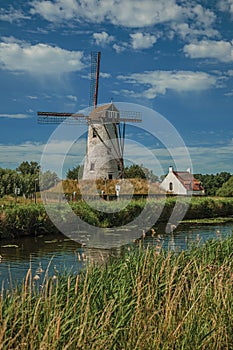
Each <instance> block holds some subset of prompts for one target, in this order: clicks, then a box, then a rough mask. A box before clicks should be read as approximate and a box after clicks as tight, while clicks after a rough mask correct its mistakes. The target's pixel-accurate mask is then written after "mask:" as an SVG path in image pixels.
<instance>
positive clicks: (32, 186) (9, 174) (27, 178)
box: [0, 161, 57, 198]
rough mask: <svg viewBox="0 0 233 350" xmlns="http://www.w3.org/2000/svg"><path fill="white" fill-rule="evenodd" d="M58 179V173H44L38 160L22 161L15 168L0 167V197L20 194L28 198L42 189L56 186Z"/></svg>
mask: <svg viewBox="0 0 233 350" xmlns="http://www.w3.org/2000/svg"><path fill="white" fill-rule="evenodd" d="M39 180H40V181H39ZM56 180H57V174H56V173H52V172H50V171H46V172H44V173H42V172H41V171H40V165H39V164H38V163H37V162H32V161H31V162H30V163H29V162H22V163H21V164H20V165H19V166H18V167H17V168H16V169H15V170H12V169H3V168H0V197H3V196H6V195H20V196H24V197H26V198H28V197H30V196H32V195H33V194H34V192H37V191H39V190H40V189H42V190H43V189H46V188H49V187H51V186H54V185H55V183H56ZM39 185H40V186H39Z"/></svg>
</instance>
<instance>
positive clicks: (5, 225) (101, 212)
mask: <svg viewBox="0 0 233 350" xmlns="http://www.w3.org/2000/svg"><path fill="white" fill-rule="evenodd" d="M145 203H146V200H145V199H141V200H132V201H131V202H126V201H123V200H122V201H121V200H120V201H111V202H107V201H96V202H94V203H90V204H93V206H92V207H91V206H89V204H88V203H85V202H82V201H78V202H73V203H70V205H71V208H72V210H73V211H74V212H75V214H77V215H78V216H79V217H80V218H81V219H82V220H84V221H86V222H88V223H89V224H91V225H94V226H98V227H113V226H119V225H122V224H127V223H130V222H131V221H132V220H133V219H134V218H136V217H137V216H138V215H139V214H140V212H141V211H142V210H143V208H144V206H145ZM176 203H178V208H177V210H178V211H181V212H182V210H183V209H184V208H185V206H186V205H187V203H188V204H189V208H188V211H187V213H186V215H185V218H184V219H185V220H186V221H188V220H196V219H198V220H201V219H202V220H204V219H205V220H206V219H210V218H211V220H217V218H218V217H221V218H229V219H230V218H231V217H232V214H233V198H214V197H213V198H212V197H203V198H200V197H199V198H196V197H193V198H192V199H191V202H190V203H189V200H188V199H187V198H179V199H177V198H175V197H172V198H166V199H150V200H149V201H148V202H147V213H148V215H151V216H152V217H153V215H154V214H155V213H156V211H158V212H159V211H160V208H161V206H162V207H163V210H162V213H161V215H160V217H159V220H158V223H167V222H168V220H169V218H170V215H171V213H172V211H173V208H174V205H175V204H176ZM109 206H110V207H111V209H112V211H113V212H112V213H109V212H108V211H109ZM54 207H55V210H57V215H59V216H61V213H60V211H59V206H58V205H57V204H56V203H54ZM57 207H58V209H56V208H57ZM93 208H97V209H98V210H96V209H93ZM53 232H57V229H56V227H54V225H53V224H52V222H51V221H50V219H49V217H48V215H47V213H46V211H45V208H44V206H43V204H41V203H38V204H17V205H12V204H11V205H10V206H8V205H5V206H4V207H3V208H2V207H1V208H0V238H4V237H8V238H10V237H16V236H22V235H38V234H46V233H53Z"/></svg>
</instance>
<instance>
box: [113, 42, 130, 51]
mask: <svg viewBox="0 0 233 350" xmlns="http://www.w3.org/2000/svg"><path fill="white" fill-rule="evenodd" d="M112 47H113V49H114V50H115V51H116V53H121V52H123V51H125V50H126V48H127V47H128V45H127V44H126V43H121V44H120V45H119V44H114V45H113V46H112Z"/></svg>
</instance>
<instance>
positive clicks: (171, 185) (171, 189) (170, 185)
mask: <svg viewBox="0 0 233 350" xmlns="http://www.w3.org/2000/svg"><path fill="white" fill-rule="evenodd" d="M169 191H173V183H172V182H170V183H169Z"/></svg>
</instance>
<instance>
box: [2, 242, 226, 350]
mask: <svg viewBox="0 0 233 350" xmlns="http://www.w3.org/2000/svg"><path fill="white" fill-rule="evenodd" d="M232 244H233V236H231V237H230V238H228V239H226V240H224V241H212V242H207V243H206V245H204V246H203V247H201V248H193V249H191V250H190V251H187V252H182V253H180V254H179V255H175V254H172V253H169V252H168V253H166V252H164V251H160V252H158V249H159V247H157V249H143V248H139V249H137V248H136V249H133V250H131V251H129V252H127V253H126V255H125V256H124V257H123V258H121V259H119V260H113V261H112V262H109V263H108V264H103V265H102V266H90V267H88V268H87V270H86V271H85V272H83V273H82V274H80V275H79V276H70V275H66V276H60V277H59V276H58V277H57V278H56V279H47V280H45V281H44V283H43V285H42V286H41V287H40V291H39V292H38V291H37V292H36V289H35V287H34V285H33V279H32V276H31V272H30V271H29V272H28V275H27V276H26V280H25V282H24V284H23V285H22V287H20V288H18V289H17V290H15V291H10V292H7V293H5V294H4V296H2V297H1V300H0V349H22V350H24V349H49V350H53V349H54V350H55V349H56V350H57V349H69V350H70V349H74V350H77V349H84V350H86V349H101V350H102V349H116V350H118V349H125V350H126V349H129V350H131V349H138V350H143V349H145V350H147V349H153V350H154V349H163V350H166V349H169V350H170V349H176V350H177V349H195V350H196V349H211V350H212V349H215V350H217V349H232V348H233V333H232V329H233V300H232V285H233V274H232V269H233V254H232Z"/></svg>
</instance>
